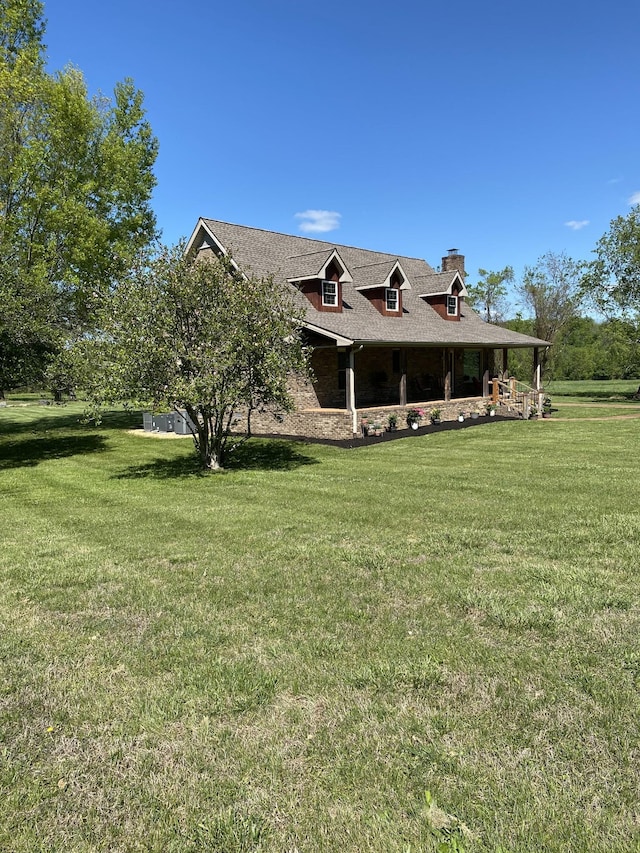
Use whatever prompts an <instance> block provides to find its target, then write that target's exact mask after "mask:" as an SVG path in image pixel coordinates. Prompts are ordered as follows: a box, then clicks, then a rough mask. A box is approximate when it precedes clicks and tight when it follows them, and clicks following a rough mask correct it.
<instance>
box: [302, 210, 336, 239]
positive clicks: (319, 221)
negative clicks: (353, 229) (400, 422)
mask: <svg viewBox="0 0 640 853" xmlns="http://www.w3.org/2000/svg"><path fill="white" fill-rule="evenodd" d="M341 216H342V214H340V213H337V212H336V211H335V210H305V211H304V213H296V219H299V220H300V230H301V231H304V232H305V234H325V233H326V232H327V231H335V230H336V228H339V227H340V218H341Z"/></svg>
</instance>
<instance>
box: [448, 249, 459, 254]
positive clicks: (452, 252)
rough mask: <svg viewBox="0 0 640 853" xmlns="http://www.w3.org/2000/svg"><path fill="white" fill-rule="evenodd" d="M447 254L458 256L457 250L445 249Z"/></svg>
mask: <svg viewBox="0 0 640 853" xmlns="http://www.w3.org/2000/svg"><path fill="white" fill-rule="evenodd" d="M447 253H448V254H449V255H457V254H458V250H457V249H447Z"/></svg>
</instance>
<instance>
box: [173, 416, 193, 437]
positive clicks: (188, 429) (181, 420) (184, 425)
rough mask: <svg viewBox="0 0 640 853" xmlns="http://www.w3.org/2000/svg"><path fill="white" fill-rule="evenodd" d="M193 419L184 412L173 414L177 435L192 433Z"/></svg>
mask: <svg viewBox="0 0 640 853" xmlns="http://www.w3.org/2000/svg"><path fill="white" fill-rule="evenodd" d="M192 430H193V421H192V420H191V418H190V417H189V415H188V414H187V413H186V412H183V411H180V412H176V414H175V431H176V433H177V435H192V434H193V432H192Z"/></svg>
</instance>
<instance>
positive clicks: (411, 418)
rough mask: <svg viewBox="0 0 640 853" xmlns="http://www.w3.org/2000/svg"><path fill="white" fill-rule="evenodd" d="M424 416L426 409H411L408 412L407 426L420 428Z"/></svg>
mask: <svg viewBox="0 0 640 853" xmlns="http://www.w3.org/2000/svg"><path fill="white" fill-rule="evenodd" d="M423 417H424V409H409V411H408V412H407V426H408V427H409V428H410V429H418V427H419V426H420V421H421V420H422V418H423Z"/></svg>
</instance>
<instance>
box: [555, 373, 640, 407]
mask: <svg viewBox="0 0 640 853" xmlns="http://www.w3.org/2000/svg"><path fill="white" fill-rule="evenodd" d="M638 386H640V380H639V379H610V380H604V381H603V380H595V379H594V380H593V381H591V382H578V381H575V382H572V381H569V380H556V381H555V382H548V383H545V388H546V390H547V391H548V392H549V393H550V394H551V395H552V396H553V397H554V398H555V397H557V396H561V397H569V398H571V397H573V398H578V399H583V400H591V401H593V402H616V401H617V402H623V401H631V400H633V399H634V395H635V394H636V393H637V391H638Z"/></svg>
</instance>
